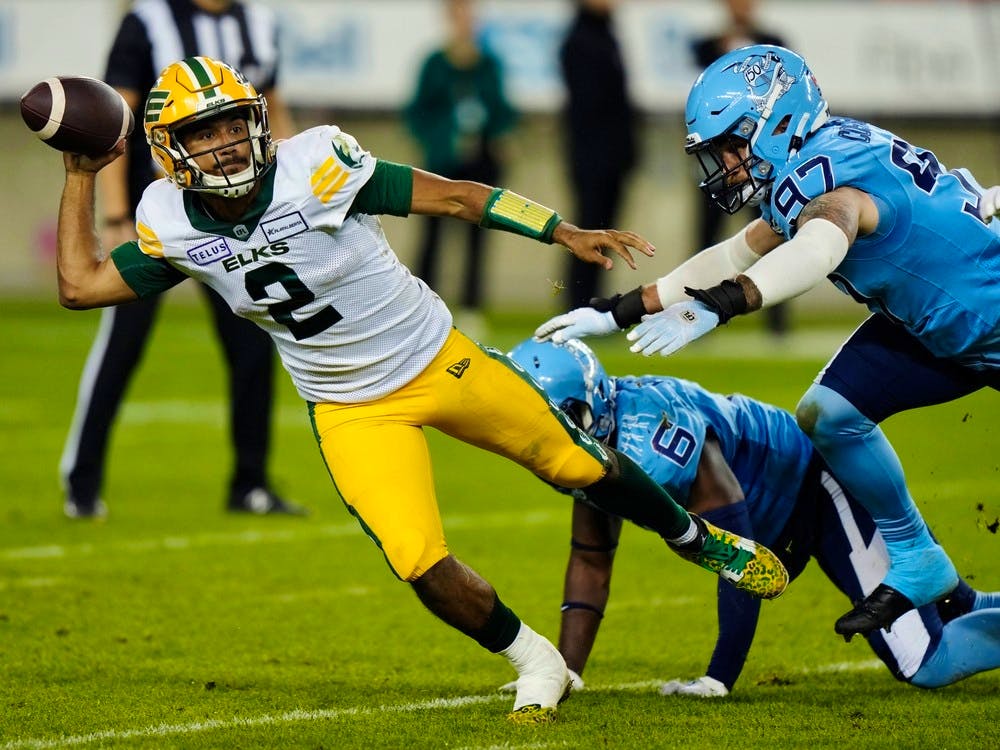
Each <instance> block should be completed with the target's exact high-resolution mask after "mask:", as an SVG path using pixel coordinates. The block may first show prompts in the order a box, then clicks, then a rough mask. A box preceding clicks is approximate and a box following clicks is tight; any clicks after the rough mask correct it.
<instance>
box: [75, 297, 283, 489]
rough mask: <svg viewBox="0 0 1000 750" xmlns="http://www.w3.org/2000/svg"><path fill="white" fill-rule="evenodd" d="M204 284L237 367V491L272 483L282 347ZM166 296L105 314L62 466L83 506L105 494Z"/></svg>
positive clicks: (232, 419)
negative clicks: (115, 443)
mask: <svg viewBox="0 0 1000 750" xmlns="http://www.w3.org/2000/svg"><path fill="white" fill-rule="evenodd" d="M199 286H200V287H201V289H202V291H203V292H204V293H205V296H206V297H207V298H208V301H209V306H210V308H211V310H212V317H213V321H214V324H215V330H216V333H217V335H218V338H219V341H220V343H221V344H222V348H223V352H224V354H225V356H226V362H227V364H228V367H229V397H230V409H229V423H230V430H231V434H232V440H233V446H234V449H235V454H236V456H235V458H236V465H235V468H234V471H233V476H232V479H231V483H230V492H231V493H242V492H246V491H247V490H249V489H252V488H254V487H263V486H266V483H267V482H266V466H265V464H266V459H267V450H268V446H269V444H270V426H271V408H272V402H273V398H274V384H273V380H274V346H273V344H272V342H271V337H270V336H268V335H267V333H265V332H264V331H263V330H261V329H260V328H258V327H257V326H256V325H254V324H253V323H251V322H250V321H248V320H245V319H243V318H239V317H237V316H236V315H234V314H233V312H232V311H231V310H230V309H229V306H228V305H227V304H226V303H225V301H224V300H223V299H222V297H220V296H219V295H218V294H216V293H215V292H214V291H212V290H211V289H210V288H208V287H207V286H205V285H203V284H199ZM160 301H161V299H160V296H154V297H149V298H147V299H142V300H137V301H136V302H131V303H128V304H125V305H119V306H117V307H112V308H107V309H105V310H104V311H103V313H102V314H103V317H102V319H101V327H100V330H99V332H98V335H97V338H96V339H95V340H94V343H93V345H92V346H91V350H90V354H89V355H88V357H87V362H86V365H85V366H84V372H83V376H82V378H81V381H80V388H79V393H78V395H77V403H76V409H75V412H74V416H73V426H72V428H71V429H70V434H69V436H68V438H67V441H66V445H65V448H64V450H63V457H62V461H61V463H60V474H61V478H62V481H63V486H64V489H65V491H66V492H67V493H68V494H70V495H72V496H73V497H74V498H75V499H76V500H77V502H78V503H79V504H85V505H86V504H90V503H92V502H94V501H95V500H96V498H97V497H98V496H99V495H100V491H101V486H102V484H103V480H104V469H105V459H106V456H107V444H108V437H109V435H110V432H111V426H112V424H113V423H114V420H115V417H116V416H117V414H118V409H119V407H120V406H121V402H122V398H123V396H124V394H125V390H126V388H127V387H128V384H129V382H130V380H131V378H132V374H133V373H134V372H135V369H136V366H137V365H138V364H139V360H140V358H141V357H142V353H143V351H144V350H145V347H146V341H147V340H148V338H149V334H150V331H151V330H152V327H153V323H154V321H155V319H156V314H157V312H158V310H159V307H160Z"/></svg>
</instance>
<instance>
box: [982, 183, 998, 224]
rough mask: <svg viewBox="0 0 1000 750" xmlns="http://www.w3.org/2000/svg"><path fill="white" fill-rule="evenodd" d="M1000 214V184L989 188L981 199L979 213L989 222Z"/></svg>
mask: <svg viewBox="0 0 1000 750" xmlns="http://www.w3.org/2000/svg"><path fill="white" fill-rule="evenodd" d="M998 214H1000V185H994V186H993V187H991V188H987V189H986V191H985V192H984V193H983V197H982V198H980V199H979V215H980V216H981V217H982V219H983V221H985V222H986V223H987V224H989V223H990V221H991V220H992V219H993V217H994V216H997V215H998Z"/></svg>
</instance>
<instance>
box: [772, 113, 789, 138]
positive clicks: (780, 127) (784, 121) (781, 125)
mask: <svg viewBox="0 0 1000 750" xmlns="http://www.w3.org/2000/svg"><path fill="white" fill-rule="evenodd" d="M791 121H792V116H791V115H785V116H784V117H782V118H781V120H780V121H779V122H778V124H777V125H775V126H774V130H772V131H771V135H772V136H774V135H781V134H782V133H784V132H786V131H787V130H788V125H789V124H790V123H791Z"/></svg>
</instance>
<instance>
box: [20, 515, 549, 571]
mask: <svg viewBox="0 0 1000 750" xmlns="http://www.w3.org/2000/svg"><path fill="white" fill-rule="evenodd" d="M564 510H565V508H554V509H553V510H551V511H533V512H531V513H525V514H523V515H522V514H517V513H484V514H482V515H473V516H454V517H452V518H449V519H447V520H446V521H445V526H446V528H447V529H448V530H449V531H450V530H454V529H469V528H474V529H478V528H487V529H488V528H504V527H508V526H544V525H547V524H555V523H559V524H562V523H565V521H566V513H565V512H563V511H564ZM345 536H355V537H358V538H362V537H363V536H364V532H363V531H362V529H361V527H360V526H359V525H358V523H357V522H355V521H348V522H346V523H339V524H326V525H323V526H304V527H302V528H299V529H265V530H258V529H252V530H245V531H233V532H224V531H223V532H215V533H210V534H194V535H192V536H163V537H153V538H150V539H138V540H134V541H120V542H109V543H107V544H101V545H95V544H93V543H90V542H88V543H84V544H72V545H60V544H46V545H40V546H37V547H10V548H7V549H0V559H5V560H41V559H51V558H66V557H85V556H88V555H93V554H95V553H100V554H107V553H108V552H159V551H162V550H186V549H190V548H192V547H224V546H239V545H245V544H274V543H279V542H291V541H299V540H302V539H328V538H331V537H345Z"/></svg>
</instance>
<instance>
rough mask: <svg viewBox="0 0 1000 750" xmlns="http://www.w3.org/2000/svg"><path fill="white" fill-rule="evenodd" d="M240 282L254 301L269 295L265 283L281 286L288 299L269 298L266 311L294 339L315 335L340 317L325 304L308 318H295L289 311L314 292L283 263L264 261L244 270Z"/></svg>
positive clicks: (312, 297)
mask: <svg viewBox="0 0 1000 750" xmlns="http://www.w3.org/2000/svg"><path fill="white" fill-rule="evenodd" d="M244 284H245V285H246V289H247V294H249V295H250V298H251V299H252V300H253V301H254V302H260V301H261V300H262V299H266V298H267V297H268V296H269V295H268V293H267V287H268V286H270V285H271V284H280V285H281V286H282V288H283V289H284V290H285V292H286V293H287V294H288V299H287V300H285V301H284V302H272V303H271V304H270V305H268V306H267V311H268V312H269V313H270V314H271V317H272V318H274V319H275V320H276V321H277V322H278V323H281V325H283V326H285V327H286V328H287V329H288V330H289V331H291V332H292V335H293V336H294V337H295V340H296V341H302V339H307V338H309V337H310V336H315V335H316V334H317V333H320V332H321V331H325V330H326V329H327V328H329V327H330V326H332V325H333V324H334V323H336V322H337V321H338V320H341V319H342V318H343V317H344V316H343V315H341V314H340V313H339V312H337V311H336V310H335V309H334V308H332V307H331V306H330V305H326V306H325V307H323V308H322V309H321V310H319V311H317V312H315V313H313V314H312V315H310V316H309V317H308V318H303V319H302V320H296V319H295V317H293V316H292V312H293V311H295V310H298V309H299V308H301V307H304V306H305V305H308V304H309V303H310V302H312V301H313V300H314V299H316V295H315V294H313V292H312V290H311V289H309V287H307V286H306V285H305V284H303V283H302V279H300V278H299V277H298V274H296V273H295V271H293V270H292V269H291V268H289V267H288V266H286V265H285V264H284V263H267V264H266V265H263V266H260V267H259V268H254V269H253V270H252V271H248V272H247V274H246V276H245V277H244Z"/></svg>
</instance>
